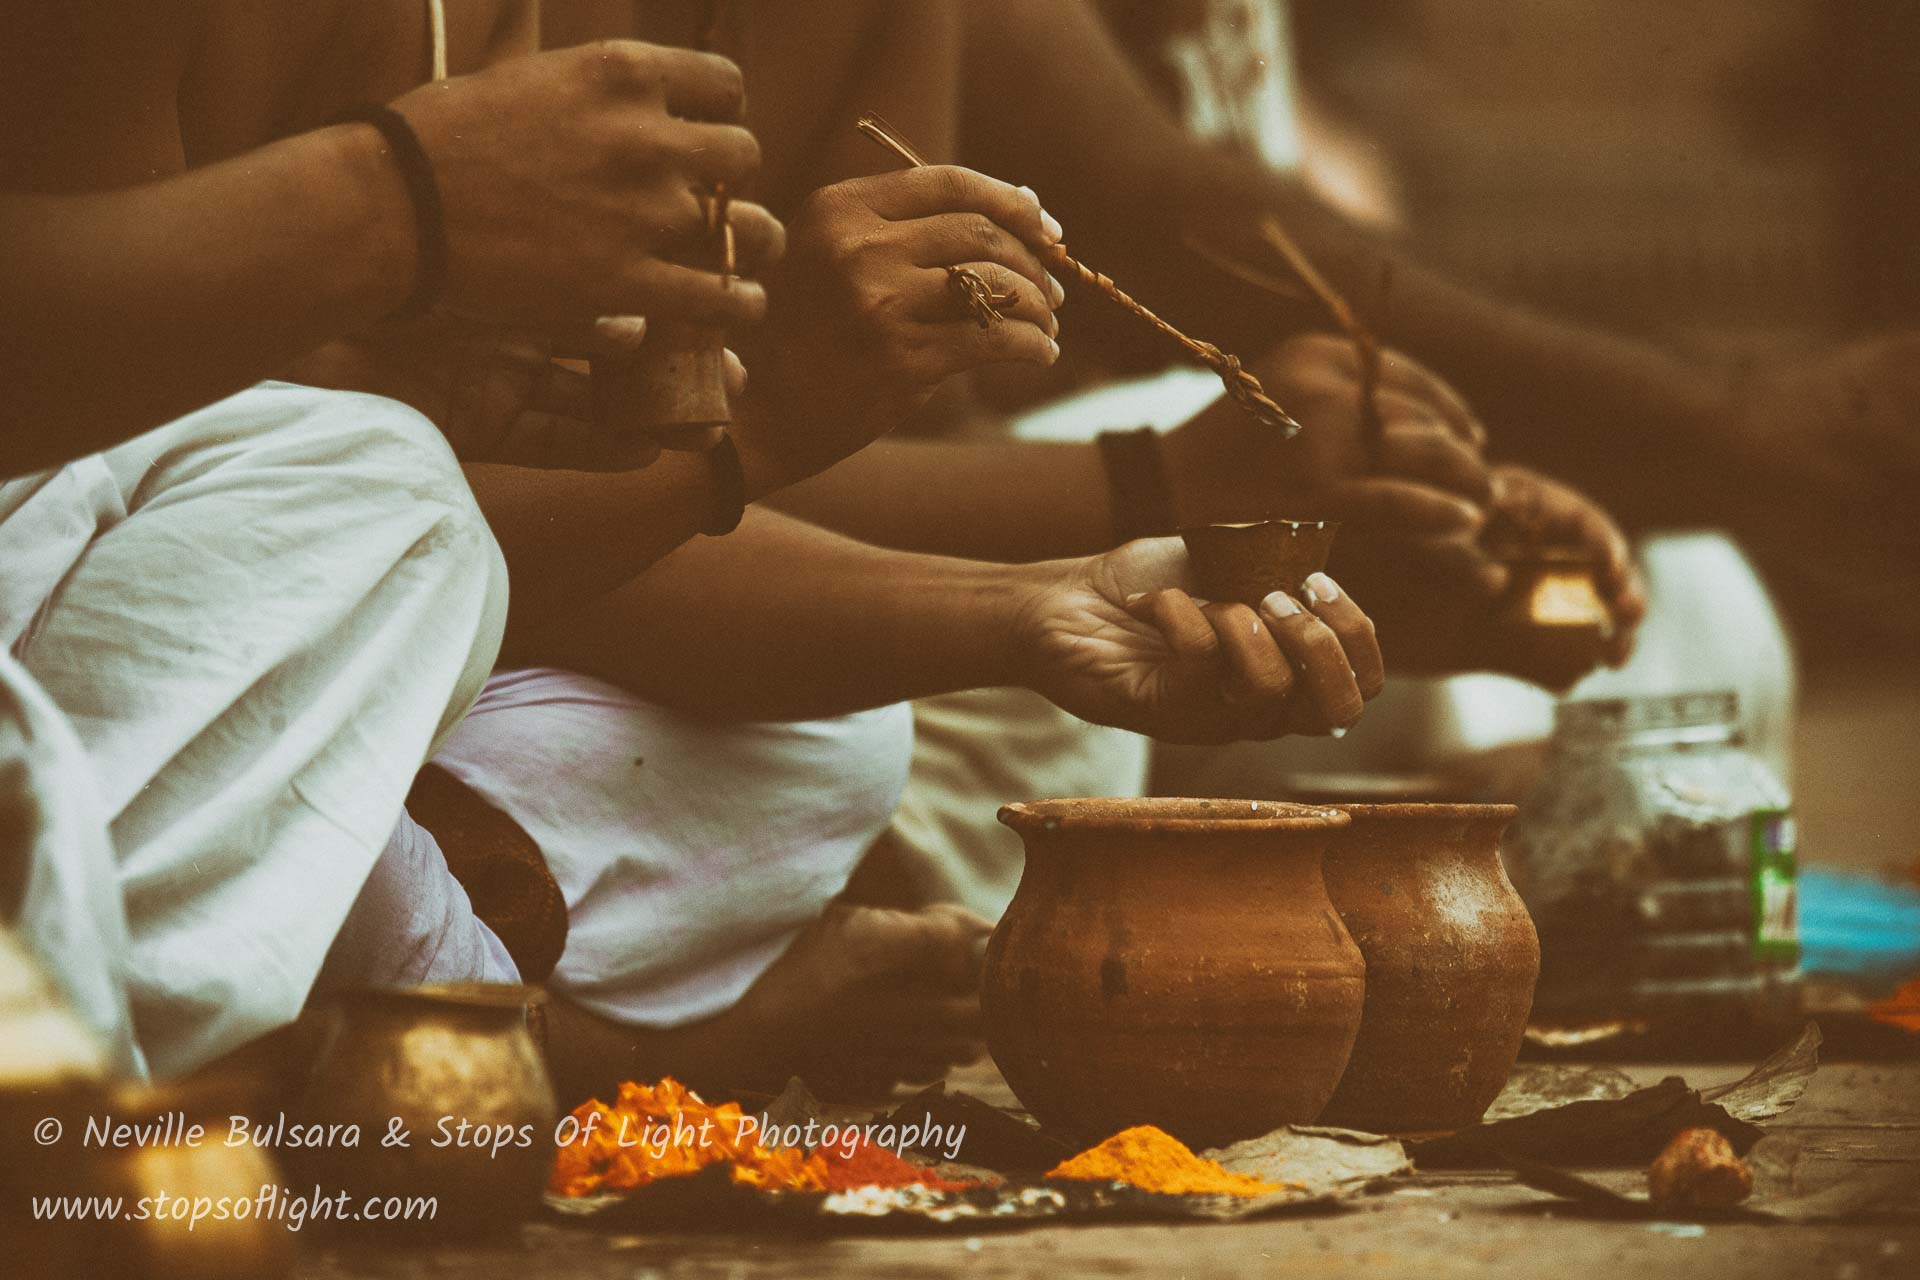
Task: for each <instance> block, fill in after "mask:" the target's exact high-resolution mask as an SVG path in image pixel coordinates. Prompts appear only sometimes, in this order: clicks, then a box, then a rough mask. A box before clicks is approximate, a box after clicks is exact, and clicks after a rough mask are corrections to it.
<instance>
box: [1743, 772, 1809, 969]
mask: <svg viewBox="0 0 1920 1280" xmlns="http://www.w3.org/2000/svg"><path fill="white" fill-rule="evenodd" d="M1749 831H1750V833H1751V838H1750V840H1749V841H1748V846H1747V847H1748V851H1749V865H1750V866H1751V869H1752V885H1753V954H1754V955H1755V956H1756V957H1757V958H1759V959H1762V960H1784V961H1792V960H1795V959H1797V958H1798V957H1799V955H1800V913H1799V895H1798V893H1797V891H1796V889H1795V885H1794V876H1795V871H1796V867H1797V861H1796V858H1795V853H1796V850H1797V846H1798V844H1799V835H1800V833H1799V828H1798V826H1797V825H1796V824H1795V823H1794V820H1793V814H1791V813H1789V812H1788V811H1787V810H1785V809H1761V810H1759V811H1757V812H1756V813H1754V815H1753V817H1752V820H1751V825H1750V827H1749Z"/></svg>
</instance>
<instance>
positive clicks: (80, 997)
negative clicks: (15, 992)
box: [0, 653, 146, 1079]
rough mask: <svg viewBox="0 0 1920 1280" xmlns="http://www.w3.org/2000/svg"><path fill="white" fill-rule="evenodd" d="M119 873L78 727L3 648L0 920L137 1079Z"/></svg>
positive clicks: (120, 1069) (109, 1054)
mask: <svg viewBox="0 0 1920 1280" xmlns="http://www.w3.org/2000/svg"><path fill="white" fill-rule="evenodd" d="M113 878H114V870H113V852H112V849H111V846H110V845H109V844H108V842H107V824H106V817H105V814H104V813H103V812H102V809H101V806H100V797H99V792H98V789H97V788H96V787H95V785H94V781H93V770H92V768H91V766H89V765H88V763H87V760H86V756H85V755H84V754H83V753H82V752H81V749H80V744H79V742H78V741H76V740H75V739H74V736H73V730H72V729H71V728H69V727H68V726H67V724H66V721H65V720H64V719H62V718H61V715H60V712H59V711H58V710H57V709H56V708H55V707H54V705H53V703H52V702H51V701H50V700H49V699H48V698H47V695H46V694H45V693H43V692H41V690H40V689H39V687H38V686H37V685H35V684H34V683H33V679H32V677H31V676H29V675H27V673H26V672H25V671H22V670H21V669H20V666H19V664H18V663H16V662H14V660H13V659H12V658H10V657H8V656H7V655H6V654H5V653H0V924H13V925H15V927H16V928H17V929H18V931H19V934H20V937H21V940H22V941H24V942H25V943H26V945H27V950H28V951H29V952H31V953H32V954H33V956H34V958H35V959H36V960H37V961H39V963H40V966H41V967H42V968H43V969H45V970H46V972H47V973H48V974H49V975H50V976H51V977H52V978H53V983H54V986H55V987H57V988H58V989H59V991H60V994H61V995H63V996H65V997H66V999H67V1003H68V1004H70V1005H72V1006H73V1009H74V1011H75V1012H76V1013H78V1014H79V1015H80V1018H81V1020H82V1021H83V1022H85V1023H86V1025H87V1026H88V1027H89V1028H91V1029H92V1030H93V1032H94V1033H95V1035H96V1036H97V1037H98V1038H99V1043H100V1045H101V1046H102V1047H103V1048H104V1050H105V1052H104V1054H102V1057H103V1059H104V1064H103V1065H105V1066H107V1067H108V1068H110V1069H111V1070H112V1071H113V1073H114V1074H116V1075H120V1076H127V1077H132V1078H135V1079H138V1078H140V1077H142V1076H144V1075H145V1074H146V1064H145V1063H144V1062H143V1061H142V1060H141V1058H140V1054H139V1050H138V1049H137V1048H136V1046H135V1045H134V1042H133V1018H132V1015H131V1014H130V1013H129V1012H128V1010H127V989H126V972H125V966H126V962H127V922H126V917H125V915H124V914H123V913H122V912H121V909H120V895H119V894H117V893H113V892H111V891H109V892H105V893H103V892H101V891H100V890H101V886H102V885H106V886H109V889H110V887H111V885H112V884H113ZM16 894H17V895H18V897H17V899H16V897H15V895H16ZM49 1065H51V1064H49Z"/></svg>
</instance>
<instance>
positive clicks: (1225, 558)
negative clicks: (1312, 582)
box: [1180, 520, 1340, 605]
mask: <svg viewBox="0 0 1920 1280" xmlns="http://www.w3.org/2000/svg"><path fill="white" fill-rule="evenodd" d="M1339 528H1340V525H1339V522H1338V521H1335V520H1261V521H1257V522H1255V523H1252V524H1208V525H1195V526H1193V527H1191V528H1186V529H1182V530H1181V531H1180V537H1181V539H1182V540H1183V541H1185V542H1186V544H1187V558H1188V560H1189V561H1190V562H1191V564H1192V565H1193V576H1194V581H1195V583H1196V585H1197V586H1198V587H1199V593H1200V596H1201V598H1203V599H1206V600H1213V601H1221V602H1227V601H1234V602H1238V603H1240V604H1248V605H1257V604H1259V603H1260V602H1261V601H1262V600H1264V599H1266V598H1267V597H1268V596H1270V595H1272V594H1273V593H1274V592H1276V591H1284V592H1286V593H1287V594H1288V595H1290V596H1293V597H1295V598H1301V597H1302V596H1303V594H1304V592H1305V587H1304V585H1303V584H1304V583H1305V582H1306V580H1307V579H1308V578H1309V577H1310V576H1312V575H1313V574H1316V573H1318V572H1320V570H1322V569H1324V568H1326V567H1327V555H1328V553H1329V552H1330V551H1332V550H1333V535H1334V534H1335V533H1336V532H1337V531H1338V530H1339Z"/></svg>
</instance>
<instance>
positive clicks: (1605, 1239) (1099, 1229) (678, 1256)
mask: <svg viewBox="0 0 1920 1280" xmlns="http://www.w3.org/2000/svg"><path fill="white" fill-rule="evenodd" d="M1626 1069H1627V1070H1628V1072H1629V1074H1631V1075H1632V1076H1633V1077H1634V1078H1635V1079H1636V1080H1644V1081H1646V1082H1651V1081H1653V1080H1656V1079H1658V1078H1659V1077H1661V1076H1663V1075H1668V1074H1681V1075H1684V1076H1685V1077H1686V1078H1687V1079H1688V1080H1689V1081H1690V1082H1691V1083H1694V1084H1696V1085H1702V1084H1714V1083H1718V1082H1721V1081H1723V1080H1731V1079H1734V1078H1737V1077H1738V1076H1739V1075H1741V1074H1743V1073H1744V1071H1745V1070H1746V1066H1745V1065H1740V1066H1724V1067H1723V1066H1711V1065H1702V1064H1700V1063H1688V1064H1686V1065H1685V1066H1683V1067H1667V1066H1663V1065H1660V1064H1644V1065H1634V1066H1630V1067H1628V1068H1626ZM951 1084H952V1085H953V1087H956V1088H964V1089H966V1090H968V1091H970V1092H974V1093H976V1094H979V1095H981V1096H983V1097H988V1098H989V1099H992V1100H996V1101H1004V1100H1010V1099H1008V1097H1007V1095H1005V1093H1004V1091H1003V1089H1004V1086H1002V1085H1001V1084H1000V1083H999V1081H998V1078H997V1076H995V1075H993V1074H992V1072H991V1069H990V1068H972V1069H969V1070H967V1071H965V1072H962V1073H958V1074H957V1075H956V1077H955V1078H954V1079H953V1080H952V1081H951ZM1767 1128H1768V1129H1769V1131H1770V1132H1774V1131H1783V1132H1786V1133H1789V1134H1791V1135H1792V1136H1793V1137H1795V1138H1797V1139H1799V1140H1800V1142H1801V1144H1802V1149H1803V1152H1805V1153H1806V1155H1803V1160H1802V1165H1801V1166H1800V1167H1801V1168H1802V1169H1807V1168H1808V1167H1809V1160H1808V1156H1810V1157H1811V1162H1810V1163H1811V1168H1812V1172H1813V1174H1814V1179H1815V1181H1816V1182H1818V1181H1824V1180H1825V1179H1826V1178H1828V1177H1829V1176H1830V1177H1834V1178H1838V1177H1841V1176H1844V1175H1845V1174H1846V1173H1848V1172H1849V1171H1852V1170H1856V1169H1861V1168H1867V1167H1880V1168H1884V1167H1885V1166H1887V1165H1889V1164H1896V1165H1920V1059H1916V1058H1915V1057H1913V1056H1909V1057H1907V1058H1906V1059H1904V1060H1899V1061H1892V1062H1845V1061H1841V1062H1828V1063H1824V1064H1823V1065H1822V1066H1821V1067H1820V1070H1819V1072H1818V1074H1817V1075H1815V1077H1814V1078H1813V1081H1812V1083H1811V1084H1810V1086H1809V1088H1808V1090H1807V1093H1806V1096H1805V1097H1804V1098H1803V1099H1802V1100H1801V1102H1800V1104H1799V1105H1798V1106H1797V1107H1795V1108H1794V1109H1793V1110H1792V1111H1790V1112H1788V1113H1787V1114H1786V1115H1785V1116H1783V1117H1781V1118H1780V1119H1778V1120H1776V1121H1774V1122H1772V1123H1771V1124H1769V1125H1768V1126H1767ZM688 1225H689V1230H688V1231H687V1232H685V1233H676V1234H655V1235H644V1236H641V1235H619V1234H609V1233H601V1232H595V1231H589V1230H582V1229H578V1228H571V1227H558V1226H551V1225H546V1224H533V1225H529V1226H527V1227H525V1228H523V1229H522V1231H521V1233H520V1236H519V1238H518V1240H517V1241H515V1242H509V1243H507V1244H503V1245H498V1246H494V1247H490V1248H460V1249H455V1248H438V1249H421V1250H394V1249H373V1248H361V1247H348V1246H336V1247H325V1248H310V1249H308V1250H307V1251H306V1252H305V1253H304V1255H303V1256H302V1259H301V1266H300V1269H299V1275H300V1276H302V1277H303V1278H304V1280H348V1278H350V1277H351V1278H355V1280H358V1278H361V1277H367V1278H371V1277H394V1278H402V1277H404V1278H413V1277H434V1276H460V1277H463V1278H466V1280H496V1278H497V1280H547V1278H548V1277H553V1278H555V1280H558V1278H559V1277H568V1278H570V1280H571V1278H578V1280H613V1278H614V1277H620V1278H621V1280H709V1278H711V1280H721V1278H725V1280H749V1278H751V1277H764V1278H766V1280H787V1278H788V1277H818V1276H834V1277H841V1276H870V1277H874V1278H875V1280H883V1278H884V1280H943V1278H945V1277H957V1276H995V1277H1001V1276H1006V1277H1035V1278H1036V1280H1065V1278H1066V1277H1077V1276H1101V1277H1116V1276H1117V1277H1124V1276H1142V1277H1154V1278H1155V1280H1173V1278H1176V1277H1203V1276H1221V1277H1239V1276H1265V1275H1273V1276H1307V1275H1310V1276H1313V1277H1315V1278H1316V1280H1322V1278H1327V1277H1337V1276H1368V1277H1383V1278H1385V1277H1396V1278H1397V1277H1403V1276H1408V1277H1420V1278H1421V1280H1444V1277H1449V1276H1475V1277H1484V1276H1516V1277H1520V1276H1524V1277H1529V1280H1533V1278H1537V1277H1542V1276H1547V1277H1566V1278H1571V1277H1580V1276H1589V1275H1593V1276H1608V1277H1614V1276H1630V1277H1633V1278H1634V1280H1652V1278H1653V1277H1658V1276H1685V1277H1691V1278H1695V1280H1698V1278H1700V1277H1714V1276H1737V1277H1740V1280H1761V1278H1762V1277H1770V1276H1793V1277H1800V1276H1821V1277H1832V1278H1833V1280H1868V1278H1870V1277H1879V1276H1888V1277H1891V1276H1903V1275H1904V1276H1912V1275H1915V1274H1920V1204H1916V1205H1914V1206H1913V1207H1912V1211H1911V1212H1909V1213H1904V1214H1901V1215H1899V1216H1897V1217H1894V1218H1890V1219H1887V1220H1883V1221H1878V1222H1863V1223H1857V1224H1856V1223H1847V1224H1834V1225H1820V1226H1784V1225H1781V1226H1773V1225H1767V1226H1761V1225H1747V1224H1739V1225H1711V1226H1705V1227H1701V1226H1693V1225H1680V1224H1672V1223H1643V1222H1619V1221H1608V1220H1597V1219H1593V1218H1589V1217H1584V1216H1581V1214H1579V1213H1578V1212H1577V1211H1576V1210H1574V1209H1573V1207H1572V1206H1570V1205H1569V1204H1568V1203H1567V1202H1565V1201H1558V1200H1554V1199H1552V1198H1550V1197H1548V1196H1546V1195H1544V1194H1542V1193H1539V1192H1535V1191H1532V1190H1530V1189H1528V1188H1526V1187H1524V1186H1520V1185H1518V1184H1516V1183H1514V1182H1512V1181H1511V1180H1509V1179H1508V1178H1507V1177H1506V1176H1505V1175H1497V1174H1479V1173H1445V1174H1440V1173H1435V1174H1418V1175H1414V1176H1412V1177H1408V1178H1405V1179H1401V1180H1398V1181H1397V1182H1396V1184H1395V1186H1394V1189H1393V1190H1392V1191H1389V1192H1386V1193H1383V1194H1378V1195H1374V1196H1370V1197H1367V1198H1365V1199H1363V1200H1361V1201H1358V1202H1357V1203H1356V1204H1355V1206H1354V1207H1353V1208H1350V1209H1347V1210H1345V1211H1342V1212H1336V1213H1331V1214H1320V1215H1314V1216H1305V1217H1284V1218H1275V1219H1267V1220H1263V1221H1254V1222H1246V1223H1237V1224H1230V1225H1182V1226H1049V1227H1042V1228H1036V1229H1029V1230H1020V1231H1004V1232H998V1233H992V1234H982V1235H965V1234H952V1235H939V1236H923V1237H912V1238H900V1237H865V1238H857V1237H856V1238H840V1239H812V1238H807V1239H794V1238H782V1237H776V1236H764V1235H761V1236H740V1235H726V1234H715V1233H702V1232H700V1231H699V1230H698V1229H697V1224H693V1223H689V1224H688Z"/></svg>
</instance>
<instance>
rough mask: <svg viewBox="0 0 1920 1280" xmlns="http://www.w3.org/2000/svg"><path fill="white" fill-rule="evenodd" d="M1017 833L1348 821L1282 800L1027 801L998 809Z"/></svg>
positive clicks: (1310, 826) (1255, 827)
mask: <svg viewBox="0 0 1920 1280" xmlns="http://www.w3.org/2000/svg"><path fill="white" fill-rule="evenodd" d="M999 816H1000V821H1001V822H1003V823H1005V824H1006V825H1007V826H1009V827H1012V828H1013V829H1014V830H1015V831H1018V832H1021V833H1022V834H1025V833H1026V832H1029V831H1109V832H1122V833H1127V834H1136V835H1137V834H1145V833H1153V832H1163V831H1165V832H1190V833H1203V832H1205V833H1218V832H1228V831H1337V830H1339V829H1340V828H1341V827H1344V826H1346V825H1347V823H1348V822H1349V821H1350V819H1349V818H1348V817H1347V815H1346V814H1345V813H1344V812H1342V811H1341V810H1340V809H1338V808H1335V807H1332V806H1316V805H1304V804H1293V803H1291V802H1289V801H1284V800H1224V799H1212V798H1200V797H1186V796H1146V797H1137V798H1133V799H1055V800H1029V801H1024V802H1021V803H1016V804H1008V805H1002V806H1001V807H1000V815H999Z"/></svg>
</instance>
